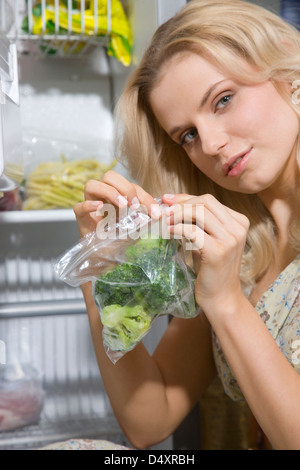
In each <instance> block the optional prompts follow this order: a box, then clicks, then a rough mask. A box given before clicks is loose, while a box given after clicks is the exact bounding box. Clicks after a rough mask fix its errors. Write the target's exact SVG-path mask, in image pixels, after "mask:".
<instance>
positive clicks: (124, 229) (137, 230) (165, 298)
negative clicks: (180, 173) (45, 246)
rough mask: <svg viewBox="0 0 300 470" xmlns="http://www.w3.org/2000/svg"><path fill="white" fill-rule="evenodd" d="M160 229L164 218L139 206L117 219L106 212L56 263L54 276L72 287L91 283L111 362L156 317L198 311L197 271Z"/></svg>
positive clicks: (179, 245)
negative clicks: (152, 214)
mask: <svg viewBox="0 0 300 470" xmlns="http://www.w3.org/2000/svg"><path fill="white" fill-rule="evenodd" d="M107 206H108V205H107ZM109 208H111V206H110V207H109ZM106 211H107V207H104V208H103V209H102V214H104V213H105V212H106ZM106 219H107V220H106ZM163 227H164V218H162V219H161V220H159V221H154V220H152V219H151V218H150V217H149V216H148V215H147V213H146V212H145V211H143V210H142V209H141V210H140V209H139V210H136V211H132V210H130V209H129V210H128V212H127V211H126V214H125V215H124V216H123V217H121V216H119V219H118V222H116V223H112V217H111V215H110V216H109V215H108V216H107V217H104V219H102V221H101V223H100V224H99V225H98V227H97V229H96V230H95V231H94V232H92V233H90V234H88V235H86V236H85V237H83V238H82V239H81V240H80V241H79V243H78V244H76V245H75V246H73V247H72V248H71V249H70V250H68V251H67V252H66V253H64V254H63V255H62V256H61V257H60V258H59V259H58V260H57V262H56V264H55V271H56V273H57V275H58V277H59V278H60V279H61V280H63V281H64V282H66V283H67V284H69V285H71V286H78V285H80V284H83V283H85V282H88V281H92V285H93V296H94V300H95V303H96V305H97V307H98V310H99V313H100V316H101V321H102V324H103V344H104V347H105V349H106V352H107V355H108V357H109V358H110V359H111V361H112V362H114V363H115V362H116V361H117V360H118V359H120V358H121V357H122V356H123V355H124V354H125V353H126V352H127V351H130V350H132V349H133V348H134V347H135V346H136V345H137V344H138V343H139V342H140V341H141V340H142V339H143V338H144V336H145V335H146V334H147V333H148V332H149V330H150V328H151V326H152V323H153V321H154V320H155V319H156V318H157V317H158V316H160V315H173V316H177V317H181V318H192V317H194V316H196V315H197V314H198V309H197V305H196V302H195V296H194V286H195V274H194V272H193V271H192V269H191V268H190V267H189V266H188V265H187V263H186V259H185V250H184V249H183V243H182V241H181V240H178V239H175V238H170V236H169V234H168V235H167V232H166V230H164V228H163Z"/></svg>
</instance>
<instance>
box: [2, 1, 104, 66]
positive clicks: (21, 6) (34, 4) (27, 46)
mask: <svg viewBox="0 0 300 470" xmlns="http://www.w3.org/2000/svg"><path fill="white" fill-rule="evenodd" d="M101 2H103V0H93V2H92V5H93V9H92V11H93V24H94V28H93V30H90V29H89V31H88V33H87V31H86V17H85V8H86V6H87V5H89V4H90V0H63V1H61V0H2V1H1V2H0V30H2V31H4V32H5V33H6V34H7V37H8V38H9V39H10V40H12V41H14V42H15V43H16V44H17V45H18V51H19V52H20V53H24V54H33V55H38V56H44V57H52V56H53V57H54V56H55V57H68V56H71V57H82V56H84V55H86V54H87V53H88V52H89V51H90V50H92V49H94V48H95V47H98V46H103V47H106V46H107V45H108V42H109V37H110V34H111V18H112V17H111V0H105V5H106V18H103V21H104V24H105V31H104V30H103V28H102V29H101V30H100V29H99V22H98V18H99V10H98V6H100V5H101ZM105 5H103V7H105ZM62 11H63V13H64V15H65V16H64V17H65V18H67V20H66V22H65V24H64V27H63V28H62V27H61V25H60V14H61V12H62ZM49 12H50V13H51V21H50V23H49V22H48V20H49V19H48V16H47V15H48V13H49ZM75 15H76V22H77V23H79V24H80V26H78V28H77V29H80V31H78V32H76V33H74V31H73V23H72V21H73V19H74V17H75ZM37 17H38V20H39V32H38V33H36V31H35V24H36V18H37ZM49 24H50V25H51V27H50V29H51V33H50V34H49Z"/></svg>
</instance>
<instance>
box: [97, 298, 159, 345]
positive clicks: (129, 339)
mask: <svg viewBox="0 0 300 470" xmlns="http://www.w3.org/2000/svg"><path fill="white" fill-rule="evenodd" d="M151 320H152V317H151V315H149V313H147V312H146V311H145V310H144V309H143V307H142V306H141V305H136V306H134V307H129V306H127V305H125V306H123V307H122V306H121V305H109V306H107V307H104V309H103V310H102V323H103V326H104V333H105V343H106V345H107V346H108V347H109V348H111V349H112V350H114V351H128V350H130V349H132V347H133V346H135V344H137V343H138V342H139V341H140V340H141V339H142V338H143V336H144V335H145V334H146V333H147V331H148V329H149V327H150V324H151Z"/></svg>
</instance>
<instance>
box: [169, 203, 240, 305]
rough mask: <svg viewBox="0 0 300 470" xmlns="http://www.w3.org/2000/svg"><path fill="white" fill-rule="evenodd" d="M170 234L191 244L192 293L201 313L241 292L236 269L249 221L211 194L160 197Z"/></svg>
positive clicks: (230, 300)
mask: <svg viewBox="0 0 300 470" xmlns="http://www.w3.org/2000/svg"><path fill="white" fill-rule="evenodd" d="M163 202H164V203H166V204H168V205H169V206H170V207H169V208H168V209H166V213H167V215H168V217H167V220H166V222H167V223H168V224H169V227H170V233H172V234H174V235H176V236H182V237H185V238H187V239H188V240H190V242H192V244H193V256H194V261H195V266H196V269H197V280H196V287H195V295H196V300H197V302H198V304H199V305H200V306H201V307H202V308H203V310H204V311H205V313H207V312H208V311H209V310H212V311H214V310H215V308H216V307H218V308H219V309H220V307H221V308H222V306H224V305H229V302H233V301H234V300H236V298H237V296H239V295H243V294H242V289H241V283H240V268H241V260H242V255H243V252H244V248H245V242H246V237H247V232H248V229H249V221H248V219H247V217H245V216H244V215H243V214H240V213H238V212H235V211H233V210H232V209H229V208H228V207H226V206H224V205H223V204H221V203H220V202H219V201H217V199H215V198H214V197H213V196H212V195H210V194H206V195H203V196H198V197H195V196H189V195H185V194H181V195H175V196H174V197H172V198H170V197H169V196H164V197H163Z"/></svg>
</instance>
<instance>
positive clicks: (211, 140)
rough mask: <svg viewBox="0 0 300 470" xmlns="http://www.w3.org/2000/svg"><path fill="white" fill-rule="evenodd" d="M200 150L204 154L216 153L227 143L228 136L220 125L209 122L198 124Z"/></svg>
mask: <svg viewBox="0 0 300 470" xmlns="http://www.w3.org/2000/svg"><path fill="white" fill-rule="evenodd" d="M198 134H199V137H200V141H201V146H202V151H203V152H204V153H205V154H206V155H212V156H214V155H217V154H218V153H219V152H220V151H221V150H222V149H224V147H226V145H227V144H228V136H227V133H226V132H225V131H224V129H222V128H221V126H217V125H214V124H211V123H206V124H204V125H203V124H202V125H201V126H200V125H199V126H198Z"/></svg>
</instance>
